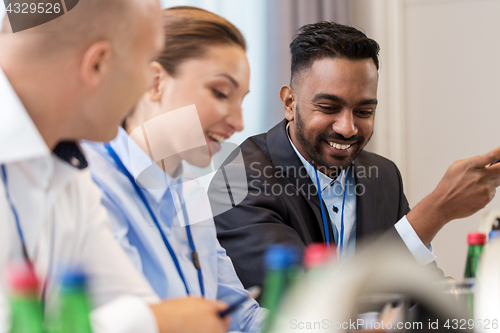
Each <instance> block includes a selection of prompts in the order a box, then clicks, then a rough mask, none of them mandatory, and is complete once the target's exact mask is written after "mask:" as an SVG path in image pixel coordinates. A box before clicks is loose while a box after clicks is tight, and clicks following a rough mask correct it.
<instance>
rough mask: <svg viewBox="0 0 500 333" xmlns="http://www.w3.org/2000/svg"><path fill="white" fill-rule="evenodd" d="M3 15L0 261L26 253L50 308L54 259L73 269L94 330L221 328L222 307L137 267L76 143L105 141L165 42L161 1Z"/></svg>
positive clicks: (88, 0)
mask: <svg viewBox="0 0 500 333" xmlns="http://www.w3.org/2000/svg"><path fill="white" fill-rule="evenodd" d="M73 2H74V1H73ZM68 3H69V1H66V5H67V4H68ZM64 10H65V11H66V10H67V8H64ZM10 18H11V20H12V21H11V22H9V20H5V21H4V23H3V30H2V33H0V147H1V148H0V168H1V169H0V175H1V176H2V177H1V178H0V179H1V181H0V237H6V236H7V235H8V238H9V239H10V240H11V242H10V245H9V243H7V242H6V241H5V242H4V240H1V239H0V269H1V270H2V271H3V269H4V267H5V263H6V261H7V260H8V257H9V256H10V257H12V256H16V255H17V256H19V255H20V254H24V255H25V257H27V259H28V260H29V261H30V262H32V264H33V265H34V267H35V270H36V272H37V274H38V276H39V278H40V280H41V281H42V284H44V285H45V284H46V294H45V296H46V297H43V299H44V301H45V305H46V309H47V311H48V312H50V311H51V309H52V308H53V307H54V303H55V299H56V297H57V294H56V292H55V287H54V286H55V275H56V270H57V266H58V265H59V264H61V263H71V264H76V265H79V266H81V267H82V268H83V269H84V270H85V271H86V273H87V274H88V276H89V295H90V297H91V301H92V304H93V306H94V307H95V310H94V312H93V314H92V319H93V325H94V332H96V333H99V332H120V333H121V332H123V333H125V332H127V333H128V332H130V333H132V332H141V333H149V332H151V333H153V332H169V333H170V332H172V333H176V332H179V333H181V332H192V333H196V332H200V333H201V332H203V333H210V332H213V333H219V332H224V331H225V330H226V329H227V327H228V324H229V322H228V319H221V318H220V317H219V316H218V312H219V311H220V310H222V309H224V308H226V307H227V306H226V305H225V304H222V303H220V302H212V301H206V300H203V299H196V298H185V299H179V300H172V301H166V302H160V300H159V299H158V298H157V296H156V295H155V293H154V292H153V291H152V289H151V287H150V286H149V284H148V283H147V282H146V280H145V279H144V277H143V276H142V275H141V274H139V273H138V272H137V271H136V270H135V268H134V267H133V265H132V264H131V262H130V261H129V259H128V257H127V256H126V255H125V253H124V252H123V250H122V249H121V247H120V246H119V245H118V244H117V243H116V241H115V240H114V238H113V235H112V233H111V231H110V229H109V225H108V218H107V215H106V211H105V209H104V207H102V206H101V204H100V194H99V193H100V192H99V189H98V188H97V187H96V185H94V183H93V182H92V180H91V177H90V175H89V172H88V171H87V169H86V166H87V162H86V160H85V157H84V155H83V154H82V152H81V150H80V147H79V144H78V141H79V140H81V139H87V140H91V141H109V140H111V139H113V138H114V137H115V136H116V134H117V131H118V126H119V124H120V122H121V120H122V119H123V118H124V117H125V115H126V114H127V113H128V111H129V110H130V109H131V108H132V107H133V105H134V104H135V102H136V101H137V99H139V97H140V96H141V95H142V94H143V92H144V91H145V89H146V88H147V86H148V83H149V81H150V76H149V74H150V73H149V64H150V62H151V61H152V60H153V59H154V58H156V56H157V53H158V52H159V51H160V49H161V48H162V46H163V45H162V44H163V38H162V35H163V34H162V28H161V10H160V6H159V3H158V1H157V0H99V1H94V0H80V1H79V3H78V4H77V5H76V7H74V8H72V9H70V10H69V11H68V12H67V13H66V14H64V15H63V16H60V17H58V18H56V19H54V20H52V21H50V22H48V23H45V24H42V25H39V26H36V27H35V22H37V21H39V19H40V18H42V19H43V17H41V16H37V15H36V14H35V15H31V16H28V15H26V16H22V15H20V14H18V15H17V16H16V15H12V16H11V17H10ZM15 20H19V21H15ZM30 26H33V28H29V27H30ZM10 27H12V28H13V30H14V31H20V30H23V29H26V28H28V29H26V30H25V31H20V32H14V33H13V32H12V30H11V29H10ZM23 239H24V242H23ZM2 289H4V288H2ZM0 293H1V291H0ZM0 312H2V298H1V296H0ZM3 312H4V314H3V315H4V316H5V311H3ZM1 316H2V314H1V313H0V325H1V320H2V319H1ZM1 329H2V328H1V327H0V332H1Z"/></svg>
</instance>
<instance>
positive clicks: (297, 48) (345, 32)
mask: <svg viewBox="0 0 500 333" xmlns="http://www.w3.org/2000/svg"><path fill="white" fill-rule="evenodd" d="M379 51H380V46H379V45H378V43H377V42H376V41H374V40H373V39H370V38H368V37H367V36H366V35H365V34H364V33H363V32H361V31H359V30H358V29H356V28H353V27H349V26H346V25H342V24H338V23H335V22H326V21H325V22H318V23H313V24H307V25H304V26H303V27H301V28H300V29H299V30H298V31H297V33H296V34H295V37H294V39H293V41H292V43H291V44H290V52H291V53H292V68H291V72H292V75H291V82H292V81H293V78H294V76H295V75H296V74H297V73H298V72H300V71H301V70H303V69H305V68H309V67H311V66H312V64H313V62H314V61H316V60H319V59H323V58H346V59H350V60H361V59H367V58H371V59H373V62H374V63H375V66H376V67H377V70H378V69H379V59H378V53H379ZM290 84H291V83H290Z"/></svg>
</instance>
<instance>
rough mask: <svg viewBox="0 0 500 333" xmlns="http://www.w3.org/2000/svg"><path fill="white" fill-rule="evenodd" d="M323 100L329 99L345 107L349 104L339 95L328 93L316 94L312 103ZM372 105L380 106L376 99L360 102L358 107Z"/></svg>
mask: <svg viewBox="0 0 500 333" xmlns="http://www.w3.org/2000/svg"><path fill="white" fill-rule="evenodd" d="M322 99H328V100H330V101H332V102H337V103H339V104H343V105H345V104H347V102H346V101H345V100H344V99H343V98H341V97H339V96H337V95H334V94H327V93H319V94H316V95H315V96H314V98H313V100H312V101H313V102H318V101H319V100H322ZM370 104H375V105H377V104H378V100H377V99H376V98H369V99H365V100H363V101H361V102H359V103H358V106H362V105H370Z"/></svg>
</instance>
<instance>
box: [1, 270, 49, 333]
mask: <svg viewBox="0 0 500 333" xmlns="http://www.w3.org/2000/svg"><path fill="white" fill-rule="evenodd" d="M8 282H9V285H10V290H11V294H10V306H11V309H12V326H11V329H10V331H9V332H10V333H43V321H42V308H41V305H40V302H39V301H38V286H39V283H38V279H37V277H36V275H35V272H34V270H33V268H32V267H31V266H29V265H28V264H26V263H24V262H22V263H12V264H11V265H10V266H9V273H8Z"/></svg>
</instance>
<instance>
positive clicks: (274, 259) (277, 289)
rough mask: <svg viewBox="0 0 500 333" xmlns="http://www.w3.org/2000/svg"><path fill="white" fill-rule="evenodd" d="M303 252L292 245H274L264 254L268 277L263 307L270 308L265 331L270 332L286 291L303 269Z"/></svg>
mask: <svg viewBox="0 0 500 333" xmlns="http://www.w3.org/2000/svg"><path fill="white" fill-rule="evenodd" d="M301 261H302V257H301V253H300V251H299V250H298V249H297V248H295V247H292V246H286V245H273V246H270V247H269V248H268V249H267V250H266V253H265V255H264V265H265V268H266V277H265V280H264V292H263V294H262V307H264V308H266V309H268V310H269V315H268V317H267V321H266V325H265V327H264V332H269V329H270V327H271V326H272V324H273V322H274V320H275V316H276V313H277V311H278V309H279V306H280V302H281V299H282V298H283V295H284V294H285V291H286V290H287V289H288V288H289V287H290V285H292V284H293V283H294V282H295V281H296V280H297V278H298V276H299V275H300V273H301V271H302V266H301Z"/></svg>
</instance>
